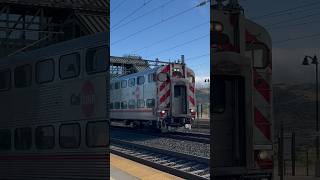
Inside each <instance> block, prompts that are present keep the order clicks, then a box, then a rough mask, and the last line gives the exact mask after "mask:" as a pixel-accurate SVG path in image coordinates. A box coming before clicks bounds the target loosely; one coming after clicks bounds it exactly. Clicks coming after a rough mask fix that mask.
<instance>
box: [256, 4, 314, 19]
mask: <svg viewBox="0 0 320 180" xmlns="http://www.w3.org/2000/svg"><path fill="white" fill-rule="evenodd" d="M316 4H320V2H319V1H318V0H317V1H315V2H312V3H308V4H305V5H300V6H296V7H293V8H289V9H285V10H280V11H274V12H271V13H267V14H264V15H260V16H256V17H253V18H252V19H261V18H266V17H268V16H272V15H276V14H279V13H284V12H290V11H292V10H296V9H301V8H305V7H309V6H314V5H316Z"/></svg>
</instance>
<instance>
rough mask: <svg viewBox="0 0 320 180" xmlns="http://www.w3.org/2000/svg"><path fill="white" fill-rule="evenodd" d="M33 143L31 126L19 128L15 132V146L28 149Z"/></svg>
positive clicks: (19, 148)
mask: <svg viewBox="0 0 320 180" xmlns="http://www.w3.org/2000/svg"><path fill="white" fill-rule="evenodd" d="M31 144H32V133H31V128H17V129H16V130H15V132H14V147H15V148H16V149H18V150H27V149H30V147H31Z"/></svg>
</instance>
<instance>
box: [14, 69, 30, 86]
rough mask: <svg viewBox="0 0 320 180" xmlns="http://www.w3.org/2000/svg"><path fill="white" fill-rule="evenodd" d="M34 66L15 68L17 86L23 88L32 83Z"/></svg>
mask: <svg viewBox="0 0 320 180" xmlns="http://www.w3.org/2000/svg"><path fill="white" fill-rule="evenodd" d="M31 80H32V68H31V65H29V64H27V65H23V66H19V67H17V68H16V69H15V70H14V84H15V86H16V87H17V88H23V87H27V86H30V85H31Z"/></svg>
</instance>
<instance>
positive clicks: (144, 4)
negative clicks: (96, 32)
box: [111, 0, 153, 29]
mask: <svg viewBox="0 0 320 180" xmlns="http://www.w3.org/2000/svg"><path fill="white" fill-rule="evenodd" d="M151 1H153V0H149V1H147V2H144V3H143V4H142V5H141V6H139V7H138V8H137V9H135V10H133V11H132V12H131V13H129V14H128V15H127V16H125V17H124V18H122V19H121V20H120V21H119V22H118V23H116V24H115V25H113V26H112V27H111V29H113V28H114V27H116V26H118V25H119V24H121V23H122V22H123V21H124V20H126V19H127V18H129V17H130V16H132V15H134V14H135V13H137V12H138V11H139V10H140V9H142V8H143V7H144V6H146V5H147V4H149V3H150V2H151Z"/></svg>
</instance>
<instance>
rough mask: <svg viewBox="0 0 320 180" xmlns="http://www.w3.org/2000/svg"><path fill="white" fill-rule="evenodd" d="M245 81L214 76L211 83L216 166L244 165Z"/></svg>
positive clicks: (230, 77)
mask: <svg viewBox="0 0 320 180" xmlns="http://www.w3.org/2000/svg"><path fill="white" fill-rule="evenodd" d="M244 87H245V86H244V79H243V78H241V77H240V76H216V77H215V79H214V82H213V118H214V126H213V127H214V129H213V134H215V137H214V141H215V144H219V146H215V147H213V148H214V149H215V153H216V154H219V156H214V157H213V159H214V161H215V166H219V167H231V166H232V167H234V166H244V165H245V163H246V158H245V156H246V153H245V152H246V151H245V148H246V147H245V144H246V126H245V124H246V122H245V99H244V97H245V95H244V94H245V92H244Z"/></svg>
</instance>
